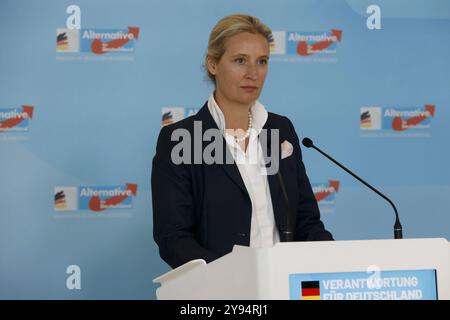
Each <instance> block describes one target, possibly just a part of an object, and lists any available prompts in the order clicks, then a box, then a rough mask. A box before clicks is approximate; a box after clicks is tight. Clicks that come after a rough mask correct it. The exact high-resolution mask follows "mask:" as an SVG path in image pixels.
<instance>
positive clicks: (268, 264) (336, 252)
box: [153, 238, 450, 300]
mask: <svg viewBox="0 0 450 320" xmlns="http://www.w3.org/2000/svg"><path fill="white" fill-rule="evenodd" d="M449 249H450V246H449V243H448V241H447V240H446V239H443V238H439V239H401V240H361V241H321V242H289V243H278V244H276V245H275V246H274V247H272V248H258V249H255V248H249V247H244V246H235V247H234V248H233V251H232V252H231V253H229V254H227V255H225V256H223V257H221V258H219V259H217V260H215V261H213V262H211V263H209V264H206V263H205V261H203V260H193V261H190V262H188V263H186V264H184V265H182V266H180V267H178V268H176V269H174V270H172V271H170V272H168V273H166V274H164V275H162V276H160V277H158V278H156V279H154V280H153V282H156V283H161V287H159V288H158V289H157V290H156V296H157V298H158V299H176V300H178V299H187V300H191V299H204V300H208V299H222V300H225V299H236V300H246V299H264V300H266V299H267V300H275V299H285V300H289V299H450V261H449V260H450V250H449Z"/></svg>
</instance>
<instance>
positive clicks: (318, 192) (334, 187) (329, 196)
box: [311, 180, 339, 205]
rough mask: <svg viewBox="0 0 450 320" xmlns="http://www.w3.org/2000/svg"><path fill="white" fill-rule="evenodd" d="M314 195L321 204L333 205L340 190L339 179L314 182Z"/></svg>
mask: <svg viewBox="0 0 450 320" xmlns="http://www.w3.org/2000/svg"><path fill="white" fill-rule="evenodd" d="M311 185H312V189H313V192H314V196H315V198H316V200H317V202H318V204H319V205H333V204H334V200H335V196H336V193H337V192H339V181H337V180H329V181H328V183H325V182H323V183H312V184H311Z"/></svg>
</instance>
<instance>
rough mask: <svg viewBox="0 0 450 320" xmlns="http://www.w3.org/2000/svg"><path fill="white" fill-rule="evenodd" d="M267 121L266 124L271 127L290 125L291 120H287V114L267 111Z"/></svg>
mask: <svg viewBox="0 0 450 320" xmlns="http://www.w3.org/2000/svg"><path fill="white" fill-rule="evenodd" d="M267 123H268V126H269V127H272V128H283V127H291V126H292V122H291V120H289V118H288V117H287V116H284V115H281V114H277V113H273V112H267Z"/></svg>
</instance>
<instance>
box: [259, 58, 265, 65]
mask: <svg viewBox="0 0 450 320" xmlns="http://www.w3.org/2000/svg"><path fill="white" fill-rule="evenodd" d="M259 64H267V59H261V60H259Z"/></svg>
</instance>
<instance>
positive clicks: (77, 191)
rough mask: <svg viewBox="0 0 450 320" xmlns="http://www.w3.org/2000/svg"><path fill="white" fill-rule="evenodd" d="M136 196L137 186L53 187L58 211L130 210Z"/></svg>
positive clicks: (55, 207) (55, 205) (55, 206)
mask: <svg viewBox="0 0 450 320" xmlns="http://www.w3.org/2000/svg"><path fill="white" fill-rule="evenodd" d="M136 194H137V184H133V183H126V184H124V185H119V186H101V187H100V186H79V187H55V191H54V209H55V210H58V211H70V210H89V211H94V212H99V211H104V210H109V209H129V208H132V203H133V198H134V197H136Z"/></svg>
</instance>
